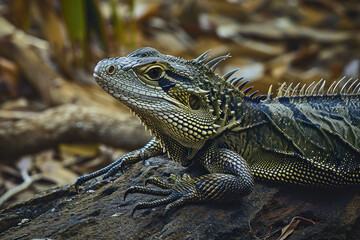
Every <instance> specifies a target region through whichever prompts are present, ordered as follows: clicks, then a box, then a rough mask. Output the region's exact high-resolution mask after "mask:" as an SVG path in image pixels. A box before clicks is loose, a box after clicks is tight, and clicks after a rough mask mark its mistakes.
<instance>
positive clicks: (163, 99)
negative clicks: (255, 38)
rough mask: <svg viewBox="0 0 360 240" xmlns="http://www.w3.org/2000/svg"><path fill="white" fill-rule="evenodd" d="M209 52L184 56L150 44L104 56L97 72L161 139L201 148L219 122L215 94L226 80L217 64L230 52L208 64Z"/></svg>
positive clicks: (104, 84)
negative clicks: (177, 55) (129, 51)
mask: <svg viewBox="0 0 360 240" xmlns="http://www.w3.org/2000/svg"><path fill="white" fill-rule="evenodd" d="M205 55H206V53H205V54H203V55H201V56H200V57H198V58H197V59H194V60H184V59H181V58H177V57H174V56H170V55H164V54H161V53H160V52H158V51H157V50H155V49H153V48H149V47H146V48H141V49H138V50H136V51H135V52H133V53H131V54H129V55H127V56H125V57H116V58H110V59H104V60H102V61H100V62H99V63H98V64H97V66H96V67H95V70H94V77H95V79H96V81H97V83H98V84H99V85H100V86H101V87H102V88H103V89H104V90H105V91H107V92H108V93H109V94H111V95H112V96H113V97H115V98H116V99H118V100H120V101H121V102H122V103H124V104H125V105H126V106H127V107H129V108H130V109H131V110H132V111H133V112H134V113H135V115H137V116H138V117H139V118H140V119H141V121H142V122H143V123H144V125H145V127H147V128H149V129H150V130H151V133H152V134H154V135H155V136H156V137H158V138H160V141H161V138H162V136H164V135H166V136H167V137H170V138H171V139H172V140H175V141H177V142H179V143H181V145H182V146H185V147H188V148H193V149H200V148H201V147H202V146H203V144H204V143H205V141H206V140H207V139H209V138H211V137H213V136H214V135H215V134H216V129H217V128H218V127H219V125H218V124H217V117H216V113H214V112H217V111H218V110H219V109H217V108H219V106H216V104H219V102H218V100H217V99H216V97H215V94H216V92H217V89H219V86H221V85H223V83H224V82H225V81H224V79H223V78H221V77H220V76H218V75H217V74H215V73H214V71H213V70H214V69H213V68H214V67H213V66H214V65H215V64H216V65H217V64H218V63H219V62H220V61H221V60H223V59H225V58H227V57H229V56H223V57H222V58H223V59H220V60H219V58H218V60H216V59H214V60H216V61H214V60H213V62H212V63H211V66H210V65H209V63H210V62H211V61H210V62H208V63H207V64H204V61H206V60H207V58H206V57H205ZM214 62H215V63H214ZM221 82H223V83H221ZM214 102H217V103H214Z"/></svg>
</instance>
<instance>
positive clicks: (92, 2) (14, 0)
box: [0, 0, 360, 209]
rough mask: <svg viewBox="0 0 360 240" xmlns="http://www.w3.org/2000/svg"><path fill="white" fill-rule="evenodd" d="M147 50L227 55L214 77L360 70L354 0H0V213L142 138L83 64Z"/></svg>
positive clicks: (263, 81)
mask: <svg viewBox="0 0 360 240" xmlns="http://www.w3.org/2000/svg"><path fill="white" fill-rule="evenodd" d="M144 46H151V47H153V48H156V49H158V50H159V51H160V52H162V53H166V54H171V55H175V56H181V57H183V58H185V59H191V58H196V57H197V56H198V55H200V54H201V53H202V52H204V51H206V50H209V49H211V52H210V55H211V56H212V57H216V56H219V55H225V54H228V53H230V54H231V56H232V58H230V59H228V60H226V61H225V62H224V63H222V65H221V66H220V67H219V69H218V70H217V71H218V73H219V74H223V73H226V72H227V71H229V70H232V69H234V68H240V70H239V71H238V72H237V76H239V77H240V76H244V78H245V80H250V81H251V84H252V85H253V86H255V89H258V90H260V93H266V92H267V89H268V88H269V86H270V85H273V86H274V87H277V86H279V84H281V83H283V82H287V84H290V83H291V82H293V83H294V84H297V83H299V82H300V83H302V84H307V85H309V84H311V83H312V82H313V81H317V80H320V79H322V78H324V79H326V80H327V87H328V86H329V85H330V84H329V83H330V82H331V81H333V80H339V79H340V78H342V77H343V76H348V77H353V78H358V77H359V75H360V3H359V1H358V0H347V1H341V0H289V1H282V0H227V1H225V0H223V1H216V0H173V1H166V0H155V1H154V0H151V1H150V0H109V1H105V0H104V1H101V0H28V1H27V0H11V1H10V0H7V1H6V0H0V209H1V208H4V207H6V206H8V205H9V204H12V203H15V202H19V201H24V200H27V199H30V198H31V197H32V196H33V195H34V194H36V193H37V192H39V191H43V190H46V189H48V188H52V187H54V186H59V185H64V184H72V183H74V182H75V180H76V178H77V177H78V176H80V175H82V174H85V173H88V172H92V171H94V170H96V169H99V168H101V167H103V166H105V165H107V164H109V163H111V162H112V161H113V160H114V159H116V157H119V156H121V155H123V154H124V153H126V152H128V151H130V150H132V149H136V148H139V147H141V146H142V145H144V144H145V143H146V142H147V141H148V140H149V139H150V138H149V136H148V135H147V133H146V132H145V131H144V129H143V127H142V126H140V124H138V121H135V122H134V121H133V120H134V118H133V116H132V115H130V114H129V113H128V110H126V109H125V108H124V107H123V106H122V105H121V104H120V103H118V102H117V101H116V100H114V99H112V98H111V97H110V96H108V95H107V94H106V93H105V92H104V91H103V90H101V89H100V87H98V86H97V85H96V83H95V81H94V80H93V78H92V70H93V68H94V66H95V65H96V63H97V62H98V61H99V60H101V59H102V58H107V57H114V56H123V55H127V54H129V53H130V52H132V51H134V50H136V49H137V48H140V47H144Z"/></svg>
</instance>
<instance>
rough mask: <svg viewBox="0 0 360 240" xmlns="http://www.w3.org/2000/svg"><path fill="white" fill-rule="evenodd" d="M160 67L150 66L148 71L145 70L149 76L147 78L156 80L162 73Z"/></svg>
mask: <svg viewBox="0 0 360 240" xmlns="http://www.w3.org/2000/svg"><path fill="white" fill-rule="evenodd" d="M162 72H163V71H162V69H161V68H159V67H154V68H151V69H150V70H149V71H147V72H146V74H147V75H148V76H149V78H151V79H153V80H157V79H159V78H160V76H161V75H162Z"/></svg>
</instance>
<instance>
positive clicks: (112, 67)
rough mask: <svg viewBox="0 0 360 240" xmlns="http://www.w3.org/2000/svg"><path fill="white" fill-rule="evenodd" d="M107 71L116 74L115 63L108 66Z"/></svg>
mask: <svg viewBox="0 0 360 240" xmlns="http://www.w3.org/2000/svg"><path fill="white" fill-rule="evenodd" d="M106 72H107V73H108V74H114V73H115V67H114V65H110V66H108V67H107V68H106Z"/></svg>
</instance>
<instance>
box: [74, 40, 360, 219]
mask: <svg viewBox="0 0 360 240" xmlns="http://www.w3.org/2000/svg"><path fill="white" fill-rule="evenodd" d="M206 55H207V52H205V53H204V54H202V55H201V56H199V57H198V58H197V59H193V60H184V59H181V58H177V57H174V56H170V55H164V54H161V53H160V52H158V51H157V50H155V49H153V48H149V47H146V48H141V49H138V50H136V51H135V52H133V53H131V54H129V55H128V56H126V57H116V58H110V59H104V60H102V61H100V62H99V63H98V64H97V66H96V67H95V70H94V77H95V79H96V81H97V83H98V84H99V85H100V86H101V87H102V88H103V89H104V90H105V91H106V92H108V93H109V94H110V95H112V96H113V97H115V98H116V99H118V100H119V101H121V102H122V103H123V104H125V105H126V106H127V107H129V108H130V110H131V111H133V112H134V113H135V115H137V116H138V117H139V118H140V120H141V121H142V122H143V123H144V125H145V128H146V129H149V130H150V133H151V134H152V135H153V136H154V138H153V139H152V140H151V141H150V142H149V143H148V144H147V145H145V146H144V147H143V148H141V149H139V150H135V151H133V152H130V153H128V154H126V155H124V156H123V157H121V158H119V159H118V160H117V161H116V162H114V163H112V164H110V165H109V166H107V167H105V168H103V169H101V170H98V171H96V172H94V173H91V174H87V175H84V176H82V177H80V178H78V180H77V182H76V184H75V185H76V189H78V186H79V185H80V184H82V183H84V182H85V181H87V180H89V179H92V178H95V177H97V176H100V175H104V177H107V176H109V175H112V174H113V173H115V172H116V171H118V170H121V171H123V170H124V169H125V168H126V167H128V166H129V165H132V164H134V163H137V162H139V161H141V160H146V159H148V158H150V157H153V156H158V155H161V154H163V152H166V153H167V154H168V156H169V158H170V159H171V160H174V161H176V162H179V163H181V164H182V165H185V166H188V165H190V164H192V163H194V162H197V163H200V164H201V165H202V166H204V167H205V169H206V170H207V171H208V172H209V173H208V174H206V175H203V176H201V177H198V178H191V177H190V176H189V175H187V174H185V175H184V176H182V177H178V176H175V175H172V176H171V177H170V179H171V180H172V181H171V183H168V182H165V181H163V180H161V179H158V178H155V177H150V178H148V179H147V180H146V182H145V186H131V187H130V188H129V189H127V191H126V193H125V196H126V195H127V194H129V193H143V194H152V195H157V196H164V198H161V199H158V200H154V201H150V202H143V203H138V204H137V205H136V207H135V208H134V211H135V210H138V209H145V208H150V207H155V206H160V205H167V206H166V207H165V214H166V213H168V212H169V211H171V210H172V209H174V208H176V207H179V206H182V205H184V204H186V203H193V202H203V201H214V202H218V203H224V202H230V201H234V200H236V199H239V198H241V197H243V196H245V195H248V194H250V193H251V191H252V189H253V185H254V180H253V179H255V180H260V181H264V182H280V183H289V184H297V185H309V186H318V187H342V186H359V185H360V83H359V82H358V80H351V79H350V80H347V81H345V79H342V80H340V81H338V82H334V83H333V84H332V85H331V86H330V87H329V88H328V90H327V92H326V93H324V86H325V80H321V81H319V82H317V83H315V82H314V83H312V84H311V85H309V86H308V87H305V85H303V86H302V87H301V89H300V90H298V89H299V88H300V87H299V84H297V85H296V86H295V87H292V84H290V85H289V86H286V85H285V84H283V85H281V87H280V88H279V89H278V90H277V96H276V97H272V91H271V87H270V89H269V92H268V94H267V95H257V96H256V94H257V92H258V91H255V92H253V93H252V94H247V93H248V92H249V91H250V90H251V89H252V87H249V88H246V89H245V90H242V88H243V87H244V85H245V84H246V83H247V82H243V83H241V82H240V80H241V78H238V79H236V78H230V77H231V75H232V74H233V73H235V72H236V70H237V69H235V70H233V71H230V72H229V73H227V74H225V75H224V76H219V75H218V74H216V73H214V71H215V69H216V67H217V66H218V64H219V63H220V62H221V61H222V60H224V59H226V58H228V57H229V55H227V56H221V57H218V58H215V59H213V60H209V57H206ZM148 184H152V185H155V186H157V188H151V187H147V186H146V185H148Z"/></svg>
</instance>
